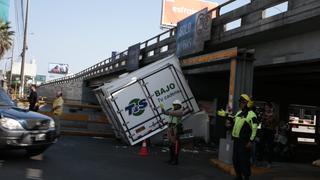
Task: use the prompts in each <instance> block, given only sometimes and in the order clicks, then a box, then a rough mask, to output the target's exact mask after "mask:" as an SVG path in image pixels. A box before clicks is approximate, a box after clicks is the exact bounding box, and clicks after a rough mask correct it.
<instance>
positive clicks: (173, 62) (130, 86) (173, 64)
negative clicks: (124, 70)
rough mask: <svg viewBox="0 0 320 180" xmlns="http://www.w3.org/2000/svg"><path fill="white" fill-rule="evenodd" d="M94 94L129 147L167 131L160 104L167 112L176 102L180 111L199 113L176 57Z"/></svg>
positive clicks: (122, 79) (129, 75)
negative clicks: (178, 101)
mask: <svg viewBox="0 0 320 180" xmlns="http://www.w3.org/2000/svg"><path fill="white" fill-rule="evenodd" d="M95 93H96V96H97V98H98V100H99V102H100V104H101V105H102V108H103V110H104V112H105V113H106V115H107V117H108V119H109V121H110V123H111V124H112V125H113V129H114V132H115V134H116V136H117V137H119V138H122V139H124V140H125V141H127V142H128V143H130V144H131V145H134V144H136V143H138V142H140V141H142V140H144V139H146V138H149V137H151V136H153V135H155V134H157V133H159V132H161V131H163V130H164V129H166V128H167V123H168V120H169V117H168V116H166V115H164V114H162V112H161V109H160V103H161V102H162V103H163V104H164V106H165V109H166V110H168V109H171V108H172V102H173V101H174V100H176V99H178V100H180V101H181V102H182V104H183V108H185V109H187V108H188V109H189V110H192V112H198V111H199V107H198V105H197V103H196V101H195V99H194V97H193V95H192V92H191V90H190V88H189V86H188V84H187V82H186V80H185V78H184V76H183V74H182V71H181V67H180V64H179V60H178V58H177V57H176V56H169V57H167V58H165V59H163V60H160V61H157V62H155V63H152V64H150V65H148V66H145V67H143V68H140V69H139V70H137V71H134V72H132V73H129V74H127V75H124V76H122V77H119V78H118V79H116V80H113V81H112V82H110V83H106V84H104V85H103V86H101V87H99V88H98V89H96V90H95ZM188 115H190V113H189V114H186V116H188Z"/></svg>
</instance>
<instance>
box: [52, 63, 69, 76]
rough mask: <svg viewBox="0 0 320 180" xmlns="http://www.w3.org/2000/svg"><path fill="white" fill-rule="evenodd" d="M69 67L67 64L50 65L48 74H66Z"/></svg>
mask: <svg viewBox="0 0 320 180" xmlns="http://www.w3.org/2000/svg"><path fill="white" fill-rule="evenodd" d="M68 71H69V65H68V64H59V63H50V64H49V68H48V72H49V73H53V74H68Z"/></svg>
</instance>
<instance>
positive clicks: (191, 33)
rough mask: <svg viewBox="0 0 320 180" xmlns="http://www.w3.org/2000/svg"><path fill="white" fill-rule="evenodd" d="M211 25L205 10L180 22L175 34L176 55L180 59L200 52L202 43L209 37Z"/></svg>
mask: <svg viewBox="0 0 320 180" xmlns="http://www.w3.org/2000/svg"><path fill="white" fill-rule="evenodd" d="M211 23H212V19H211V13H208V9H207V8H205V9H203V10H201V11H199V12H197V13H195V14H193V15H192V16H189V17H188V18H186V19H184V20H182V21H180V22H179V23H178V26H177V32H176V33H177V34H176V44H177V50H176V55H177V56H178V57H181V56H186V55H189V54H193V53H197V52H200V51H202V50H203V47H204V42H205V41H207V40H210V37H211Z"/></svg>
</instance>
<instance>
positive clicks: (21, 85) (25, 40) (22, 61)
mask: <svg viewBox="0 0 320 180" xmlns="http://www.w3.org/2000/svg"><path fill="white" fill-rule="evenodd" d="M28 16H29V0H27V8H26V18H25V23H24V37H23V49H22V54H21V56H22V60H21V71H20V97H21V98H23V96H24V65H25V60H26V48H27V32H28V31H27V30H28Z"/></svg>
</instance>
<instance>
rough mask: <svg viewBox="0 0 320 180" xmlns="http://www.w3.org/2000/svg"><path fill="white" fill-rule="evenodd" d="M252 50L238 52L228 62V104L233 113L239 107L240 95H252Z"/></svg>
mask: <svg viewBox="0 0 320 180" xmlns="http://www.w3.org/2000/svg"><path fill="white" fill-rule="evenodd" d="M253 60H254V56H253V52H249V51H245V52H243V53H239V55H238V56H237V58H233V59H231V62H230V85H229V98H228V106H229V107H230V108H231V109H232V111H233V113H235V112H236V111H237V109H238V107H239V102H238V100H239V98H240V95H241V94H243V93H245V94H248V95H249V96H252V86H253V68H254V67H253Z"/></svg>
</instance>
